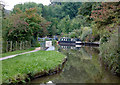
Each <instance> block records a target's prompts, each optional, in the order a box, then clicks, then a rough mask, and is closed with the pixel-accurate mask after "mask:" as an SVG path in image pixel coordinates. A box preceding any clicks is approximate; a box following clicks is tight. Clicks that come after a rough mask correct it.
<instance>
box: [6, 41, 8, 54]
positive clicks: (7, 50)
mask: <svg viewBox="0 0 120 85" xmlns="http://www.w3.org/2000/svg"><path fill="white" fill-rule="evenodd" d="M6 52H8V41H7V45H6Z"/></svg>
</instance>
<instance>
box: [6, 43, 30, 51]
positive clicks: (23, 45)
mask: <svg viewBox="0 0 120 85" xmlns="http://www.w3.org/2000/svg"><path fill="white" fill-rule="evenodd" d="M4 44H6V45H5V46H4V49H5V52H9V51H15V50H22V49H28V48H30V47H31V41H20V42H18V41H14V42H13V41H7V42H6V43H4Z"/></svg>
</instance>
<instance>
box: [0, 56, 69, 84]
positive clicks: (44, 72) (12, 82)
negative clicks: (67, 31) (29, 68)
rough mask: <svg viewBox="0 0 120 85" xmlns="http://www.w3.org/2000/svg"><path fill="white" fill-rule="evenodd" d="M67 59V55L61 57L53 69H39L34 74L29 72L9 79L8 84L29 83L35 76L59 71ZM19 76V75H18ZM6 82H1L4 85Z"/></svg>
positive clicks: (48, 74)
mask: <svg viewBox="0 0 120 85" xmlns="http://www.w3.org/2000/svg"><path fill="white" fill-rule="evenodd" d="M66 61H67V56H66V57H65V58H64V59H63V61H62V63H61V64H59V65H58V66H57V67H56V68H54V69H50V70H49V71H45V70H44V71H40V72H38V73H35V74H34V75H32V74H31V73H29V74H27V75H25V77H26V78H25V79H23V80H21V79H20V78H17V79H16V80H17V81H12V80H10V79H9V81H10V83H9V84H10V85H13V84H24V83H29V82H30V81H32V80H34V79H37V78H40V77H45V76H50V75H54V74H57V73H59V72H61V71H62V69H63V67H64V64H65V62H66ZM18 77H19V76H18ZM4 84H6V83H2V85H4Z"/></svg>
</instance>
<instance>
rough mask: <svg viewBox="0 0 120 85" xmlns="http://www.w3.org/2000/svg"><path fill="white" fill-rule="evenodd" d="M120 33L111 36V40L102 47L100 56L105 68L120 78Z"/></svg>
mask: <svg viewBox="0 0 120 85" xmlns="http://www.w3.org/2000/svg"><path fill="white" fill-rule="evenodd" d="M118 39H120V36H118V32H115V33H114V34H112V35H111V37H110V39H109V40H108V41H107V42H105V43H103V44H101V45H100V54H101V56H102V60H103V61H104V64H105V66H106V67H107V68H108V69H109V70H110V71H111V72H112V73H114V74H117V75H118V76H120V48H119V43H118Z"/></svg>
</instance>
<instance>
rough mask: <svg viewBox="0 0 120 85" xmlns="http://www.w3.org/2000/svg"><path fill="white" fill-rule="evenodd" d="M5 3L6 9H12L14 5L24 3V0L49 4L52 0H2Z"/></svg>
mask: <svg viewBox="0 0 120 85" xmlns="http://www.w3.org/2000/svg"><path fill="white" fill-rule="evenodd" d="M2 1H3V2H4V3H5V5H6V6H5V9H7V10H12V9H13V7H14V5H16V4H20V3H24V2H36V3H42V4H43V5H49V4H50V0H2Z"/></svg>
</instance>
